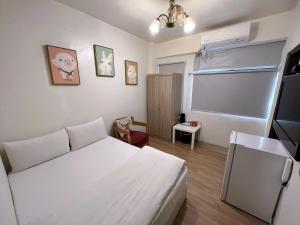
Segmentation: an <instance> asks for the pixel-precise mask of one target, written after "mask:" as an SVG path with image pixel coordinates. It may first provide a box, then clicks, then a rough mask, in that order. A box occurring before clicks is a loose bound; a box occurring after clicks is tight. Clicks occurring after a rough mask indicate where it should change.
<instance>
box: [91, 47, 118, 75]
mask: <svg viewBox="0 0 300 225" xmlns="http://www.w3.org/2000/svg"><path fill="white" fill-rule="evenodd" d="M93 48H94V57H95V68H96V76H99V77H114V76H115V65H114V50H113V49H112V48H108V47H104V46H101V45H96V44H95V45H94V46H93Z"/></svg>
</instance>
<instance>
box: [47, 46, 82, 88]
mask: <svg viewBox="0 0 300 225" xmlns="http://www.w3.org/2000/svg"><path fill="white" fill-rule="evenodd" d="M46 50H47V55H48V62H49V67H50V73H51V78H52V84H53V85H80V75H79V68H78V60H77V52H76V50H72V49H67V48H61V47H57V46H52V45H46Z"/></svg>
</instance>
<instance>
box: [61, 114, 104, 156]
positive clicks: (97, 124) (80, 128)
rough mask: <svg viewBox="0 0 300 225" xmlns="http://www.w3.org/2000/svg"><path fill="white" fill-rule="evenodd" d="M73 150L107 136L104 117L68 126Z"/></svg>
mask: <svg viewBox="0 0 300 225" xmlns="http://www.w3.org/2000/svg"><path fill="white" fill-rule="evenodd" d="M66 129H67V132H68V134H69V138H70V144H71V151H74V150H77V149H80V148H82V147H85V146H87V145H90V144H92V143H94V142H97V141H99V140H101V139H103V138H105V137H107V132H106V128H105V124H104V121H103V118H102V117H100V118H99V119H96V120H94V121H92V122H89V123H84V124H81V125H77V126H72V127H67V128H66Z"/></svg>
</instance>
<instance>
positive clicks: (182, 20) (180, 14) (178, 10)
mask: <svg viewBox="0 0 300 225" xmlns="http://www.w3.org/2000/svg"><path fill="white" fill-rule="evenodd" d="M169 4H170V7H169V9H168V15H167V14H161V15H160V16H159V17H157V18H156V19H155V20H154V21H153V22H152V23H151V25H150V27H149V29H150V32H151V34H153V35H155V34H157V33H159V30H160V29H161V28H165V27H167V28H172V27H175V25H179V26H183V30H184V32H186V33H189V32H191V31H193V30H194V28H195V23H194V21H193V19H192V18H191V17H190V16H189V15H188V14H186V12H185V11H184V10H183V8H182V6H181V5H178V4H175V0H170V3H169Z"/></svg>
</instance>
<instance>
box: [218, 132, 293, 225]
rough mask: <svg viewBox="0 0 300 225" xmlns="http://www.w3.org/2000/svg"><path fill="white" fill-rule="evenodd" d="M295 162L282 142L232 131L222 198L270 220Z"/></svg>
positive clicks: (263, 218) (265, 219)
mask: <svg viewBox="0 0 300 225" xmlns="http://www.w3.org/2000/svg"><path fill="white" fill-rule="evenodd" d="M286 162H287V163H286ZM291 162H292V161H291V159H289V156H288V154H287V152H286V151H285V149H284V147H283V146H282V144H281V143H280V141H278V140H275V139H270V138H265V137H259V136H255V135H250V134H244V133H240V132H232V134H231V137H230V144H229V152H228V156H227V162H226V168H225V174H224V179H223V185H222V190H221V195H220V198H221V200H223V201H225V202H227V203H229V204H231V205H233V206H235V207H237V208H239V209H242V210H244V211H246V212H248V213H250V214H252V215H254V216H256V217H258V218H260V219H262V220H264V221H267V222H270V221H271V218H272V214H273V212H274V209H275V206H276V202H277V199H278V197H279V193H280V189H281V186H282V175H283V170H284V168H285V167H288V166H291V165H290V163H291ZM285 171H287V173H290V170H285Z"/></svg>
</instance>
